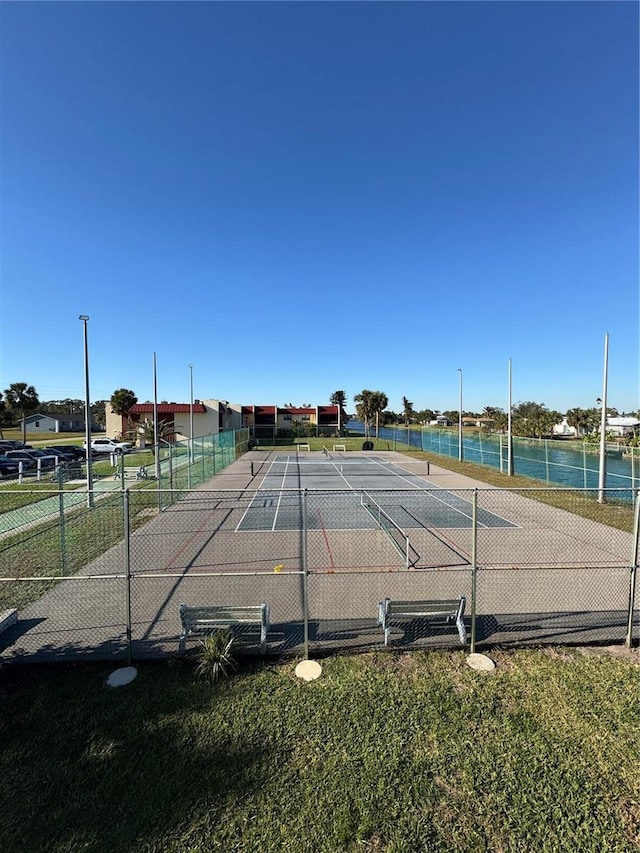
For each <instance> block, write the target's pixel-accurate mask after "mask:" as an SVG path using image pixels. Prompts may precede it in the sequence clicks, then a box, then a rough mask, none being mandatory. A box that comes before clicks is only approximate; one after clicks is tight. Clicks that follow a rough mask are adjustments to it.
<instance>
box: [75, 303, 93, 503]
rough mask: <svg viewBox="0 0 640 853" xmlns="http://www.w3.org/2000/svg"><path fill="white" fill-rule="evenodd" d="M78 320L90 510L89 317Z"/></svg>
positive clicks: (91, 482)
mask: <svg viewBox="0 0 640 853" xmlns="http://www.w3.org/2000/svg"><path fill="white" fill-rule="evenodd" d="M78 319H79V320H82V323H83V325H84V441H85V446H86V457H85V458H86V462H87V506H88V507H89V509H91V508H92V507H93V472H92V470H91V404H90V401H89V343H88V338H87V321H88V320H89V317H88V316H87V315H86V314H80V316H79V317H78Z"/></svg>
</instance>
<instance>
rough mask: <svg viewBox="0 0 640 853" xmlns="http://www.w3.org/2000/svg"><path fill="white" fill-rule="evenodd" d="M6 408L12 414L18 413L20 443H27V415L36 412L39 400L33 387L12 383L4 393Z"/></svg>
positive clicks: (23, 383) (24, 383)
mask: <svg viewBox="0 0 640 853" xmlns="http://www.w3.org/2000/svg"><path fill="white" fill-rule="evenodd" d="M4 396H5V399H6V401H7V407H8V408H9V410H10V411H12V412H19V413H20V415H21V417H22V443H23V444H26V443H27V415H30V414H32V413H33V412H35V411H36V409H37V408H38V406H39V405H40V399H39V398H38V394H37V392H36V389H35V388H34V387H33V385H27V383H26V382H14V383H13V384H12V385H10V386H9V387H8V388H6V389H5V391H4Z"/></svg>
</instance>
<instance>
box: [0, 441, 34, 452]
mask: <svg viewBox="0 0 640 853" xmlns="http://www.w3.org/2000/svg"><path fill="white" fill-rule="evenodd" d="M7 450H33V448H32V447H31V445H30V444H23V443H22V442H21V441H17V440H16V439H11V438H2V439H0V453H5V452H6V451H7Z"/></svg>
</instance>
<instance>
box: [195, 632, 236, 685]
mask: <svg viewBox="0 0 640 853" xmlns="http://www.w3.org/2000/svg"><path fill="white" fill-rule="evenodd" d="M232 647H233V634H232V633H231V631H229V630H226V631H216V632H215V634H211V635H210V636H208V637H205V638H204V639H203V640H200V654H199V658H200V659H199V662H198V665H197V667H196V674H197V675H198V676H199V677H200V678H203V679H204V680H206V681H209V682H211V684H215V682H216V681H218V680H219V679H221V678H227V676H229V675H230V674H231V673H232V672H233V671H234V670H236V669H237V668H238V664H237V663H236V660H235V658H234V656H233V652H232Z"/></svg>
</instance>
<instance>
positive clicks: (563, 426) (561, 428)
mask: <svg viewBox="0 0 640 853" xmlns="http://www.w3.org/2000/svg"><path fill="white" fill-rule="evenodd" d="M553 435H554V436H557V437H558V438H576V437H577V435H578V430H577V429H576V428H575V427H574V426H570V425H569V424H568V423H567V419H566V417H564V418H563V419H562V420H561V421H560V423H559V424H554V426H553Z"/></svg>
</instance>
